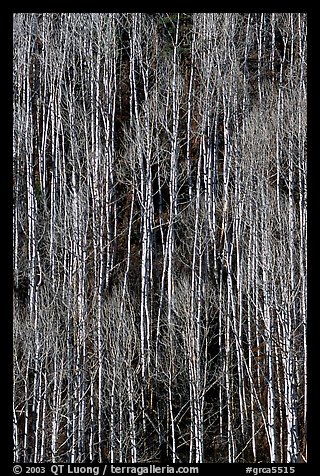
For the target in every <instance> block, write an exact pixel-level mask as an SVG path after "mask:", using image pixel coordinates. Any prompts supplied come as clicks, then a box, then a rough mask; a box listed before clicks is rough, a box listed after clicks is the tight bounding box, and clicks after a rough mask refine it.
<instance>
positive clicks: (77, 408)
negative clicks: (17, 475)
mask: <svg viewBox="0 0 320 476" xmlns="http://www.w3.org/2000/svg"><path fill="white" fill-rule="evenodd" d="M306 45H307V15H306V14H304V13H270V12H269V13H191V14H190V13H181V12H177V13H20V14H15V15H14V17H13V86H14V88H13V89H14V92H13V101H14V102H13V187H14V188H13V314H14V315H13V321H14V325H13V342H14V350H13V446H14V448H13V449H14V460H15V461H16V462H17V463H19V462H24V463H37V464H38V463H42V462H48V461H51V462H53V463H55V464H56V463H57V464H58V463H65V462H69V463H83V462H85V461H90V462H94V461H97V462H100V463H101V462H112V463H117V462H120V463H145V462H161V463H163V464H166V463H169V462H173V463H181V462H189V463H190V464H191V463H197V464H198V463H202V462H230V463H234V462H255V463H257V462H261V463H263V462H271V463H298V462H306V461H307V437H306V424H307V421H306V419H307V301H306V293H307V260H306V244H307V232H306V229H307V181H306V176H307V160H306V133H307V121H306V106H307V93H306V85H307V82H306V72H307V57H306V56H307V55H306Z"/></svg>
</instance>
